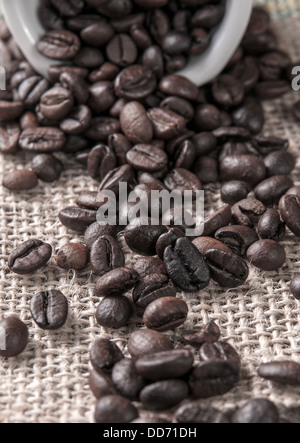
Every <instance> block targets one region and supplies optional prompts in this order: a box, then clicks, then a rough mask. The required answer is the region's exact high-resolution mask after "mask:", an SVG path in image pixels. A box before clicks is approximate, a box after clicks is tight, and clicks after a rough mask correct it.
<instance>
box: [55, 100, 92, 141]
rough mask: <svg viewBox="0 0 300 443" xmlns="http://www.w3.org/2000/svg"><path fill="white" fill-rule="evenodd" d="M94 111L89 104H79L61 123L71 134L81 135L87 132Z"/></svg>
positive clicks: (64, 129) (66, 131)
mask: <svg viewBox="0 0 300 443" xmlns="http://www.w3.org/2000/svg"><path fill="white" fill-rule="evenodd" d="M91 121H92V113H91V111H90V109H89V108H88V107H87V106H84V105H79V106H77V107H75V108H73V110H72V112H71V113H70V114H69V115H68V116H67V117H66V118H65V119H64V120H63V121H62V122H61V123H60V125H59V127H60V129H61V130H62V131H64V132H65V133H67V134H71V135H80V134H82V133H83V132H85V131H86V130H87V129H88V128H89V127H90V124H91Z"/></svg>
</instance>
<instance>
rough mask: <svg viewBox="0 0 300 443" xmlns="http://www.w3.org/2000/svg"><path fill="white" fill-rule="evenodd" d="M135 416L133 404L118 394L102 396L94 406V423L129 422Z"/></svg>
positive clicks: (136, 414) (136, 413) (136, 412)
mask: <svg viewBox="0 0 300 443" xmlns="http://www.w3.org/2000/svg"><path fill="white" fill-rule="evenodd" d="M137 417H138V411H137V409H136V408H135V406H134V405H133V404H132V403H131V402H130V401H129V400H127V399H126V398H124V397H121V396H119V395H107V396H105V397H102V398H100V400H99V401H98V403H97V406H96V411H95V421H96V423H130V422H132V421H133V420H134V419H135V418H137Z"/></svg>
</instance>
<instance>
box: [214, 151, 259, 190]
mask: <svg viewBox="0 0 300 443" xmlns="http://www.w3.org/2000/svg"><path fill="white" fill-rule="evenodd" d="M220 177H221V180H222V181H224V182H227V181H232V180H241V181H244V182H246V183H247V184H248V185H249V186H251V187H254V186H256V185H257V184H258V183H260V182H261V181H262V180H264V179H265V177H266V167H265V165H264V162H263V161H262V160H261V159H260V158H258V157H255V156H254V155H231V156H228V157H225V158H224V159H222V160H221V162H220Z"/></svg>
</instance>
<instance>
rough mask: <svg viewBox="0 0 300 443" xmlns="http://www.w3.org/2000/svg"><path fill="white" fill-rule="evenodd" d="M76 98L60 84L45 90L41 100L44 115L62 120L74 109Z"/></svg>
mask: <svg viewBox="0 0 300 443" xmlns="http://www.w3.org/2000/svg"><path fill="white" fill-rule="evenodd" d="M73 106H74V98H73V97H72V94H71V92H70V91H68V90H67V89H65V88H61V87H59V86H55V87H53V88H52V89H49V90H48V91H47V92H45V93H44V94H43V95H42V97H41V100H40V111H41V113H42V114H43V116H44V117H46V118H50V119H55V120H62V119H64V118H65V117H66V116H67V115H68V114H69V113H70V112H71V110H72V108H73Z"/></svg>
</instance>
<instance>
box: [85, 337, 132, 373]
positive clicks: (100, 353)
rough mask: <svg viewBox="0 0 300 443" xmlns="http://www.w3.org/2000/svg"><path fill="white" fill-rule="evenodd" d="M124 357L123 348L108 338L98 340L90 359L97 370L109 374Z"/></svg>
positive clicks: (92, 349)
mask: <svg viewBox="0 0 300 443" xmlns="http://www.w3.org/2000/svg"><path fill="white" fill-rule="evenodd" d="M122 358H124V356H123V353H122V351H121V349H120V348H119V347H118V346H117V345H116V344H115V343H114V342H112V341H110V340H108V339H106V338H100V339H99V340H97V341H96V342H95V343H94V344H93V346H92V348H91V352H90V360H91V363H92V365H93V368H94V369H95V371H97V372H98V373H99V374H102V373H103V372H104V373H106V374H109V373H110V372H111V370H112V368H113V367H114V365H115V364H116V363H117V362H118V361H120V360H122Z"/></svg>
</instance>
